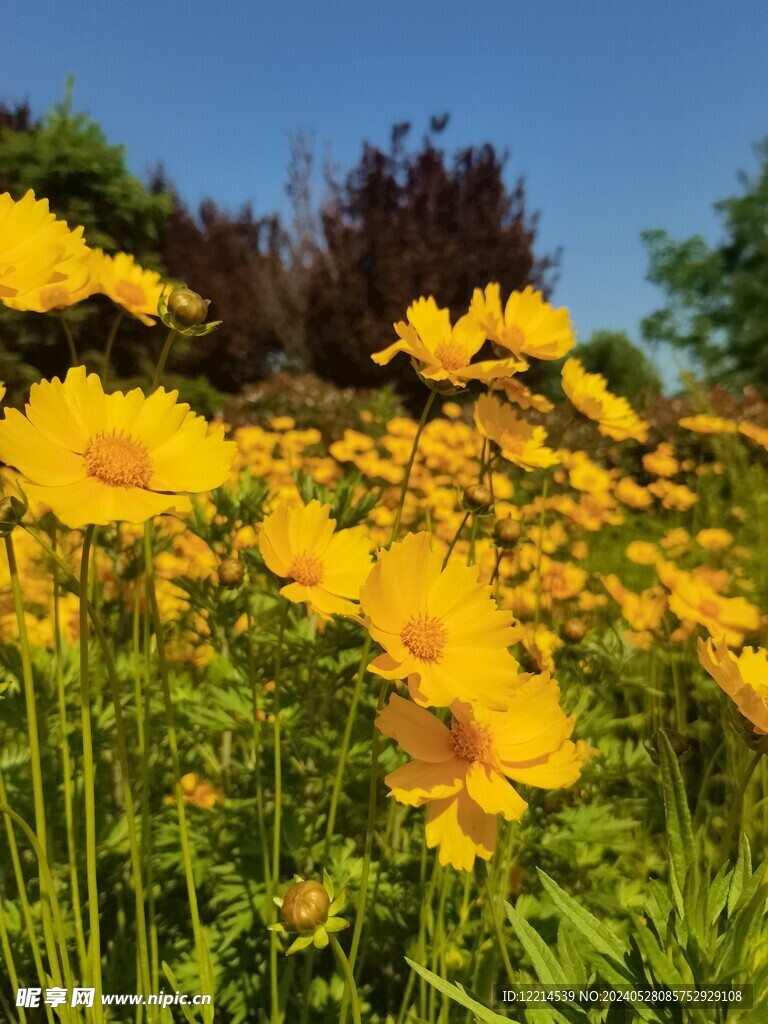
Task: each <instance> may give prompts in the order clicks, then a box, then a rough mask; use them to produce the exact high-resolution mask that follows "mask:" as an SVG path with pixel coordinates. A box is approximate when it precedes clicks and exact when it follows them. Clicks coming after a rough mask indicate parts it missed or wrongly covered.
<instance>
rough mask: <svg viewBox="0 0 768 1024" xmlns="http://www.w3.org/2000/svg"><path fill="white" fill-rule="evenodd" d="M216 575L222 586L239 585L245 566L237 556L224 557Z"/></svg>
mask: <svg viewBox="0 0 768 1024" xmlns="http://www.w3.org/2000/svg"><path fill="white" fill-rule="evenodd" d="M218 575H219V583H220V584H221V586H222V587H239V586H240V584H241V583H242V582H243V576H244V575H245V568H244V567H243V563H242V562H241V561H240V559H239V558H225V559H224V561H223V562H221V563H220V564H219V568H218Z"/></svg>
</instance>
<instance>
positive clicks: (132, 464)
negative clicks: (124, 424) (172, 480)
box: [83, 431, 152, 487]
mask: <svg viewBox="0 0 768 1024" xmlns="http://www.w3.org/2000/svg"><path fill="white" fill-rule="evenodd" d="M83 458H84V459H85V469H86V472H87V473H88V476H95V477H96V479H97V480H101V482H102V483H103V484H107V486H108V487H147V486H148V484H149V480H150V477H151V476H152V462H151V460H150V458H149V452H148V451H147V449H146V448H145V447H144V445H143V444H142V443H141V442H140V441H134V439H133V438H132V437H126V436H125V434H122V433H120V434H118V433H116V432H115V431H113V432H112V433H111V434H94V436H93V437H92V438H91V439H90V440H89V442H88V444H87V445H86V446H85V451H84V452H83Z"/></svg>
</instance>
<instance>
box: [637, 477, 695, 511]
mask: <svg viewBox="0 0 768 1024" xmlns="http://www.w3.org/2000/svg"><path fill="white" fill-rule="evenodd" d="M648 490H649V491H650V493H651V494H654V495H655V496H656V497H657V498H660V499H661V503H662V505H663V506H664V508H668V509H673V510H675V511H676V512H687V511H688V509H689V508H692V507H693V506H694V505H695V504H696V502H697V501H698V500H699V496H698V494H696V493H695V492H694V491H692V490H691V489H690V487H686V486H685V484H673V483H672V481H671V480H666V479H664V478H663V477H661V478H659V479H658V480H652V481H651V483H649V484H648Z"/></svg>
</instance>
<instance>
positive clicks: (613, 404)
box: [562, 359, 648, 441]
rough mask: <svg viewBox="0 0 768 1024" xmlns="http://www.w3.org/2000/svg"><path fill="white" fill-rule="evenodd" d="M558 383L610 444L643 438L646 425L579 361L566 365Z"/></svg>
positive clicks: (603, 380)
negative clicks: (594, 423)
mask: <svg viewBox="0 0 768 1024" xmlns="http://www.w3.org/2000/svg"><path fill="white" fill-rule="evenodd" d="M562 384H563V391H564V392H565V393H566V395H567V396H568V398H570V400H571V402H572V403H573V404H574V405H575V406H576V408H577V409H578V410H579V412H580V413H582V414H583V415H584V416H586V417H587V419H590V420H594V421H595V422H596V423H597V429H598V430H599V431H600V433H601V434H602V435H603V436H604V437H612V438H613V440H614V441H626V440H627V439H628V438H634V439H635V440H636V441H645V440H646V439H647V437H648V424H647V423H646V422H645V421H644V420H641V419H640V417H639V416H638V415H637V413H636V412H635V411H634V409H633V408H632V406H631V405H630V404H629V402H628V401H627V400H626V398H620V397H618V396H617V395H612V394H611V392H610V391H609V390H608V385H607V383H606V380H605V377H603V376H601V375H600V374H599V373H587V372H586V370H585V369H584V367H583V366H582V364H581V361H580V360H579V359H569V360H568V361H567V362H566V364H565V366H564V367H563V375H562Z"/></svg>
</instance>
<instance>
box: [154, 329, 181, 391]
mask: <svg viewBox="0 0 768 1024" xmlns="http://www.w3.org/2000/svg"><path fill="white" fill-rule="evenodd" d="M175 340H176V331H174V330H170V331H168V336H167V337H166V339H165V344H164V345H163V351H162V352H161V353H160V358H159V359H158V361H157V366H156V368H155V375H154V377H153V378H152V390H153V391H157V389H158V388H159V387H160V382H161V381H162V379H163V373H164V372H165V364H166V361H167V359H168V353H169V352H170V351H171V346H172V345H173V343H174V341H175Z"/></svg>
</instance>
